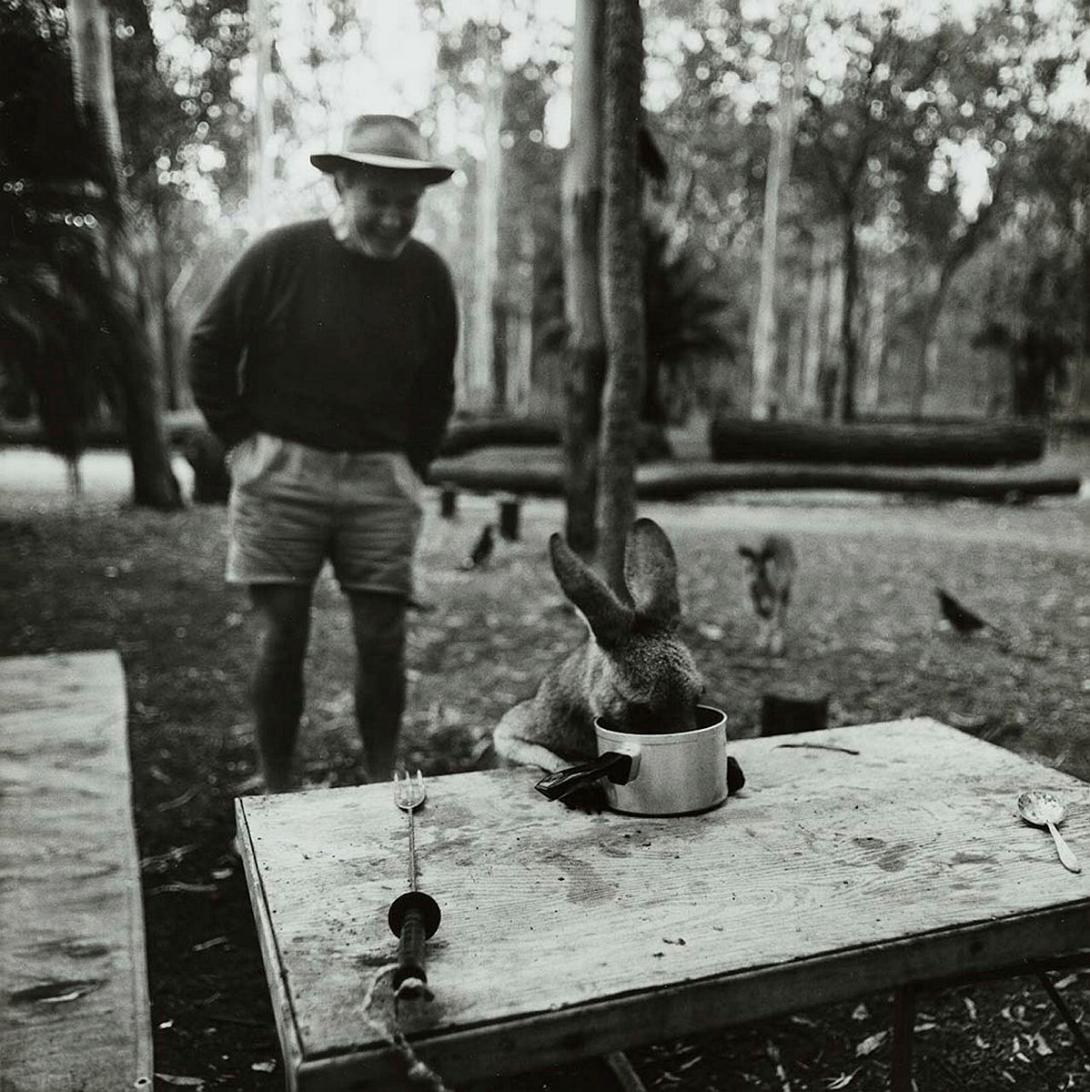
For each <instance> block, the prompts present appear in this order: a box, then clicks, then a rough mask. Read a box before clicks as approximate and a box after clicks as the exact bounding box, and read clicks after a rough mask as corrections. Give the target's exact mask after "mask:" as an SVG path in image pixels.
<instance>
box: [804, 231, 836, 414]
mask: <svg viewBox="0 0 1090 1092" xmlns="http://www.w3.org/2000/svg"><path fill="white" fill-rule="evenodd" d="M828 297H829V263H828V254H827V251H826V246H825V239H824V237H823V235H822V234H821V233H820V232H818V233H816V234H815V235H814V241H813V244H812V246H811V248H810V278H809V282H808V284H807V289H806V339H805V345H804V347H803V350H802V360H801V361H800V364H799V381H798V388H797V400H798V404H799V405H800V406H801V407H802V408H803V409H804V410H813V409H816V408H817V405H818V375H819V374H820V371H821V358H822V355H823V349H824V344H825V330H824V326H823V324H822V319H823V318H824V316H825V309H826V307H827V305H828Z"/></svg>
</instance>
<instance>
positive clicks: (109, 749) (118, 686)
mask: <svg viewBox="0 0 1090 1092" xmlns="http://www.w3.org/2000/svg"><path fill="white" fill-rule="evenodd" d="M0 990H2V1002H0V1004H2V1007H0V1074H2V1076H3V1083H4V1087H5V1088H7V1087H9V1086H10V1087H12V1088H16V1089H19V1092H38V1090H42V1092H45V1090H49V1092H54V1090H57V1089H81V1090H84V1092H98V1090H102V1092H107V1090H109V1092H115V1090H116V1089H119V1088H150V1087H151V1079H152V1047H151V1023H150V1011H149V1006H148V995H147V971H146V966H145V956H144V918H143V908H142V903H141V898H140V875H139V864H138V859H137V852H136V840H135V836H134V833H133V828H132V818H131V791H130V774H129V749H128V737H127V731H126V701H125V679H124V673H123V671H122V667H121V661H120V660H119V658H118V657H117V655H116V654H115V653H113V652H93V653H82V654H78V655H65V656H27V657H14V658H8V659H0Z"/></svg>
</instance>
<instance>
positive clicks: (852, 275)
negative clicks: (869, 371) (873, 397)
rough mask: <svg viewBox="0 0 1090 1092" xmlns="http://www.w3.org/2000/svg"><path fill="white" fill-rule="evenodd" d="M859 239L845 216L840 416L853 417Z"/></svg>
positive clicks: (851, 218) (845, 418) (857, 349)
mask: <svg viewBox="0 0 1090 1092" xmlns="http://www.w3.org/2000/svg"><path fill="white" fill-rule="evenodd" d="M860 280H861V277H860V268H859V239H858V237H857V236H856V229H855V217H854V216H852V215H850V214H849V215H847V216H845V218H844V305H843V308H842V310H841V313H840V371H839V377H838V382H839V400H838V401H839V410H840V412H839V417H840V420H841V421H843V422H845V423H849V422H851V421H854V420H855V416H856V413H855V395H856V391H855V386H856V377H857V375H858V373H859V343H858V341H857V340H856V336H855V305H856V303H857V302H858V299H859V282H860Z"/></svg>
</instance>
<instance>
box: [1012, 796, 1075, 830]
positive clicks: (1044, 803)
mask: <svg viewBox="0 0 1090 1092" xmlns="http://www.w3.org/2000/svg"><path fill="white" fill-rule="evenodd" d="M1018 814H1019V815H1020V816H1021V817H1022V818H1023V819H1024V820H1025V821H1026V822H1027V823H1030V824H1032V825H1033V826H1035V827H1047V826H1048V824H1049V823H1054V824H1055V825H1056V826H1059V825H1060V824H1061V823H1062V822H1063V821H1064V819H1065V818H1066V817H1067V808H1065V807H1064V806H1063V804H1062V803H1060V801H1059V800H1057V799H1056V797H1055V796H1053V795H1052V793H1050V792H1043V791H1042V790H1041V789H1030V790H1029V791H1028V792H1024V793H1022V795H1021V796H1019V797H1018Z"/></svg>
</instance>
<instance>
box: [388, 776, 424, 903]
mask: <svg viewBox="0 0 1090 1092" xmlns="http://www.w3.org/2000/svg"><path fill="white" fill-rule="evenodd" d="M427 796H428V790H427V789H426V788H425V787H424V775H423V774H422V773H421V772H420V771H419V770H417V771H416V777H415V779H414V778H412V777H410V776H409V774H408V772H407V771H406V772H405V774H404V776H403V775H402V774H400V773H398V772H397V771H396V770H395V771H394V803H395V804H396V805H397V806H398V807H399V808H400V809H401V810H402V811H403V812H405V813H406V814H407V815H408V817H409V890H410V891H415V890H416V824H415V823H414V822H413V812H414V811H415V810H416V809H417V808H418V807H420V805H421V804H423V803H424V801H425V800H426V799H427Z"/></svg>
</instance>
